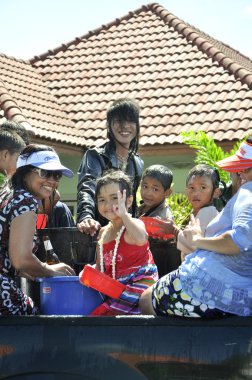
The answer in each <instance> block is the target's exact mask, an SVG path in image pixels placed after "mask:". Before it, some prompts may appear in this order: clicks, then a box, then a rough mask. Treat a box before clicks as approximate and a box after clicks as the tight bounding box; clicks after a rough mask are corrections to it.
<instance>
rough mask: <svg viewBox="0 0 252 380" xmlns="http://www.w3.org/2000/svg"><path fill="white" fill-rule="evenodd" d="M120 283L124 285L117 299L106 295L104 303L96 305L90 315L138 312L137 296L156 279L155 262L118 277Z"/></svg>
mask: <svg viewBox="0 0 252 380" xmlns="http://www.w3.org/2000/svg"><path fill="white" fill-rule="evenodd" d="M117 280H119V281H120V282H121V283H123V284H125V285H126V289H125V290H124V291H123V293H122V294H121V296H120V298H119V299H114V298H110V297H106V298H105V299H104V303H103V304H102V305H100V306H98V308H97V309H95V310H94V311H93V312H92V313H91V315H120V314H129V315H137V314H140V309H139V306H138V303H139V298H140V296H141V294H142V293H143V291H144V290H145V289H146V288H148V287H149V286H151V285H152V284H154V283H155V282H156V281H157V280H158V274H157V268H156V265H155V264H148V265H146V266H143V267H141V268H140V269H138V270H137V271H136V272H132V273H130V275H128V276H124V277H120V278H118V279H117Z"/></svg>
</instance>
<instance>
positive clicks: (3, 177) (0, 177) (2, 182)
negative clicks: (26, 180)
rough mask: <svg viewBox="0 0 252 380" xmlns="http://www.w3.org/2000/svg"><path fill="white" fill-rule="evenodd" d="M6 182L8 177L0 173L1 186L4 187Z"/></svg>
mask: <svg viewBox="0 0 252 380" xmlns="http://www.w3.org/2000/svg"><path fill="white" fill-rule="evenodd" d="M5 180H6V177H5V175H4V174H3V173H0V186H2V185H3V184H4V182H5Z"/></svg>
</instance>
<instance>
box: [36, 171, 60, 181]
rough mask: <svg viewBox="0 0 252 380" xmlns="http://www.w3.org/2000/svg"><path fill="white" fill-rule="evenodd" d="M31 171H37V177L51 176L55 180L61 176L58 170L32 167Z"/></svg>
mask: <svg viewBox="0 0 252 380" xmlns="http://www.w3.org/2000/svg"><path fill="white" fill-rule="evenodd" d="M32 171H33V172H35V173H37V174H38V175H39V177H40V178H42V179H47V178H51V177H53V179H54V180H55V181H59V180H60V178H61V177H62V173H61V172H59V171H53V170H45V169H40V168H34V169H33V170H32Z"/></svg>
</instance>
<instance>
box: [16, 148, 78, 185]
mask: <svg viewBox="0 0 252 380" xmlns="http://www.w3.org/2000/svg"><path fill="white" fill-rule="evenodd" d="M26 165H32V166H34V167H35V168H40V169H44V170H51V171H60V172H62V175H64V176H66V177H69V178H72V177H73V172H72V170H70V169H68V168H66V167H65V166H63V165H62V164H61V162H60V159H59V156H58V155H57V153H55V152H52V151H50V150H42V151H39V152H34V153H32V154H31V155H30V156H29V157H27V156H26V154H24V155H23V154H21V155H20V156H19V157H18V160H17V168H21V167H22V166H26Z"/></svg>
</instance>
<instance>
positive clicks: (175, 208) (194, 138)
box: [168, 131, 246, 227]
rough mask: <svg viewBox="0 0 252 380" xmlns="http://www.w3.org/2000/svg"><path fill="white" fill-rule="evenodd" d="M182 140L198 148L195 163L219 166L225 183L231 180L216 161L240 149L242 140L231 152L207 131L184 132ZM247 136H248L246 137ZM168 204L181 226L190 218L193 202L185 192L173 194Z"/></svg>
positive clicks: (191, 146)
mask: <svg viewBox="0 0 252 380" xmlns="http://www.w3.org/2000/svg"><path fill="white" fill-rule="evenodd" d="M180 135H181V137H182V140H183V142H184V143H185V144H187V145H189V146H190V148H192V149H195V150H196V158H195V160H194V163H195V165H197V164H207V165H210V166H212V167H214V168H217V169H218V171H219V174H220V179H221V180H222V181H224V182H225V183H228V182H229V181H230V178H229V173H227V172H225V171H224V170H221V169H220V168H219V167H218V166H217V165H216V162H218V161H220V160H222V159H223V158H225V157H228V156H230V155H233V154H235V152H236V151H237V150H238V148H239V146H240V143H241V141H238V142H237V143H236V144H235V145H234V146H233V148H232V149H231V151H230V152H226V153H225V152H224V151H223V149H222V148H220V147H218V146H217V145H216V144H215V142H214V140H213V139H212V138H211V137H208V136H207V135H206V133H205V132H203V131H200V132H193V131H190V132H182V133H181V134H180ZM245 138H246V137H245ZM168 204H169V206H170V208H171V210H172V213H173V215H174V220H175V223H176V224H177V225H178V226H179V227H181V226H183V225H184V224H185V221H186V220H188V217H189V215H190V213H191V211H192V207H191V204H190V203H189V202H188V200H187V197H186V195H184V194H179V193H178V194H172V195H171V196H170V197H169V199H168Z"/></svg>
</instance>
